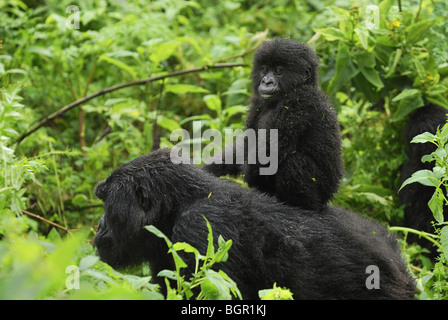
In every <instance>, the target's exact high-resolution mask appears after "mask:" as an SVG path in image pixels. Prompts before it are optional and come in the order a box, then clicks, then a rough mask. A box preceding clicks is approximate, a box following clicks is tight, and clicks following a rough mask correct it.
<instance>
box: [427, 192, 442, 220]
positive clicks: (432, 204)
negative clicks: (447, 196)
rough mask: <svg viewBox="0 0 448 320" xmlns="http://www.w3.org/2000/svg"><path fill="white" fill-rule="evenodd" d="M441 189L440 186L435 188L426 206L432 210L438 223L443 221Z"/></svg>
mask: <svg viewBox="0 0 448 320" xmlns="http://www.w3.org/2000/svg"><path fill="white" fill-rule="evenodd" d="M443 201H444V197H443V191H442V189H440V188H436V191H435V192H434V194H433V195H432V197H431V199H430V200H429V202H428V206H429V208H430V209H431V211H432V214H433V216H434V219H435V220H436V221H437V222H438V223H443Z"/></svg>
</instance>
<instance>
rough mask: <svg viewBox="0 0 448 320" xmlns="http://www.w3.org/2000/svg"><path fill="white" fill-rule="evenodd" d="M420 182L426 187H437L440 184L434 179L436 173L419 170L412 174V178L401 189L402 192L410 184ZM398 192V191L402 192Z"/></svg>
mask: <svg viewBox="0 0 448 320" xmlns="http://www.w3.org/2000/svg"><path fill="white" fill-rule="evenodd" d="M414 182H418V183H420V184H422V185H424V186H428V187H437V186H438V183H437V181H436V179H435V178H434V173H433V172H432V171H431V170H419V171H416V172H414V173H413V174H412V176H411V177H410V178H408V179H406V180H405V181H404V182H403V184H402V185H401V187H400V190H401V189H403V188H404V187H405V186H407V185H408V184H411V183H414ZM400 190H398V191H400Z"/></svg>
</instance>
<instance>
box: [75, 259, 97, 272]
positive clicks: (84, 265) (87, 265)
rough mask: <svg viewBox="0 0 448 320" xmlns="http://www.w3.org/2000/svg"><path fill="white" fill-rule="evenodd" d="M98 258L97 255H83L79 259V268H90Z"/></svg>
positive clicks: (83, 269) (82, 269)
mask: <svg viewBox="0 0 448 320" xmlns="http://www.w3.org/2000/svg"><path fill="white" fill-rule="evenodd" d="M99 260H100V258H99V257H98V256H93V255H88V256H85V257H83V258H82V259H81V261H79V270H81V271H85V270H87V269H90V268H91V267H93V266H94V265H95V264H96V263H97V262H98V261H99Z"/></svg>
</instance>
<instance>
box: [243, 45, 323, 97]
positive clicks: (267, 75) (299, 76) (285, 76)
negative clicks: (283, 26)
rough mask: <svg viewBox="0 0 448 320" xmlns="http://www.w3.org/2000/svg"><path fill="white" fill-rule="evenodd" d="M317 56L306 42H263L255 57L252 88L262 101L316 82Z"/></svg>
mask: <svg viewBox="0 0 448 320" xmlns="http://www.w3.org/2000/svg"><path fill="white" fill-rule="evenodd" d="M318 64H319V63H318V57H317V55H316V53H315V52H314V51H313V50H312V49H311V48H309V47H308V46H307V45H305V44H302V43H300V42H297V41H293V40H289V39H281V38H278V39H274V40H271V41H266V42H265V43H263V45H262V46H261V47H260V48H259V49H258V50H257V52H256V53H255V56H254V65H253V70H252V79H253V87H254V88H253V89H254V93H255V94H256V95H257V96H260V97H261V98H263V99H264V100H267V99H270V98H274V97H282V96H285V95H287V94H288V93H290V92H293V91H294V90H295V89H297V88H298V87H300V86H303V85H313V86H316V85H317V82H318V75H317V69H318Z"/></svg>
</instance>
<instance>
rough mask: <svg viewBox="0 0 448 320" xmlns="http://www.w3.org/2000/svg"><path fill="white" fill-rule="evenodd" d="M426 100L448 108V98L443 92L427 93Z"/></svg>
mask: <svg viewBox="0 0 448 320" xmlns="http://www.w3.org/2000/svg"><path fill="white" fill-rule="evenodd" d="M426 100H428V101H429V102H432V103H434V104H435V105H438V106H441V107H444V108H445V109H448V100H447V99H446V98H445V97H444V96H443V95H442V94H435V95H427V96H426ZM447 112H448V111H447Z"/></svg>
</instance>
